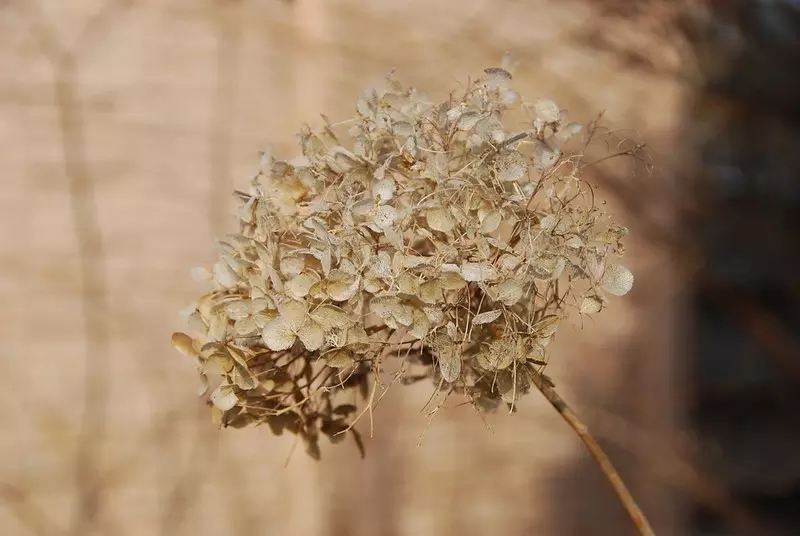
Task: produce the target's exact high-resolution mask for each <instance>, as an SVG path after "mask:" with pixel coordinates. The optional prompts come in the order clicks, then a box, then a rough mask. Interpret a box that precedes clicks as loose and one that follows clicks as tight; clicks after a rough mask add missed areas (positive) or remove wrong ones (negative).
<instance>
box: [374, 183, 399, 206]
mask: <svg viewBox="0 0 800 536" xmlns="http://www.w3.org/2000/svg"><path fill="white" fill-rule="evenodd" d="M394 192H395V183H394V180H393V179H392V178H385V179H382V180H379V181H375V183H374V184H373V185H372V195H373V196H374V197H375V198H376V199H377V200H378V201H382V202H386V201H389V200H390V199H392V198H393V197H394Z"/></svg>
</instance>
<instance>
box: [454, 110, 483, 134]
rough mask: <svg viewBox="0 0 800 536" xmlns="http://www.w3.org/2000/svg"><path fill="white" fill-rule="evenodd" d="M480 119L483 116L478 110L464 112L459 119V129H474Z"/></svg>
mask: <svg viewBox="0 0 800 536" xmlns="http://www.w3.org/2000/svg"><path fill="white" fill-rule="evenodd" d="M480 120H481V116H480V114H478V113H477V112H464V113H463V114H461V117H460V118H459V119H458V128H459V130H472V129H473V128H475V125H477V124H478V121H480Z"/></svg>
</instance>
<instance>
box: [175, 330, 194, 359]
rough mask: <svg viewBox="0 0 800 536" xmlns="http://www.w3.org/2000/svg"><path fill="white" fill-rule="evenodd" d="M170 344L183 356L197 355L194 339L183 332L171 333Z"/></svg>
mask: <svg viewBox="0 0 800 536" xmlns="http://www.w3.org/2000/svg"><path fill="white" fill-rule="evenodd" d="M172 346H174V347H175V349H176V350H178V351H179V352H180V353H182V354H183V355H185V356H188V357H197V355H198V354H197V350H195V348H194V341H193V340H192V338H191V337H189V336H188V335H187V334H185V333H180V332H178V333H173V334H172Z"/></svg>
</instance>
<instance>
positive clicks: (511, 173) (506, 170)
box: [494, 151, 528, 182]
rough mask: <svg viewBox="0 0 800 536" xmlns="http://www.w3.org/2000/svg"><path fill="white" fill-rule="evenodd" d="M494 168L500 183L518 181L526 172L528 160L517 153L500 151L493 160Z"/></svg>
mask: <svg viewBox="0 0 800 536" xmlns="http://www.w3.org/2000/svg"><path fill="white" fill-rule="evenodd" d="M494 167H495V170H496V173H497V180H499V181H500V182H514V181H519V180H522V178H523V177H525V174H526V173H527V172H528V160H527V158H525V155H523V154H522V153H520V152H519V151H502V152H501V153H500V155H499V156H498V157H497V158H496V159H495V162H494Z"/></svg>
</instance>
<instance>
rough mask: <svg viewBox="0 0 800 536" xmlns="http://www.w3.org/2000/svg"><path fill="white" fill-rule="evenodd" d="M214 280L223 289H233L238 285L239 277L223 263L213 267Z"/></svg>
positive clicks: (219, 262) (220, 262)
mask: <svg viewBox="0 0 800 536" xmlns="http://www.w3.org/2000/svg"><path fill="white" fill-rule="evenodd" d="M214 280H215V281H216V282H217V283H219V284H220V285H221V286H223V287H225V288H233V287H235V286H236V285H237V284H238V283H239V276H238V275H237V274H236V272H234V271H233V268H231V267H230V266H228V263H226V262H224V261H218V262H217V263H216V264H215V265H214Z"/></svg>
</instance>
